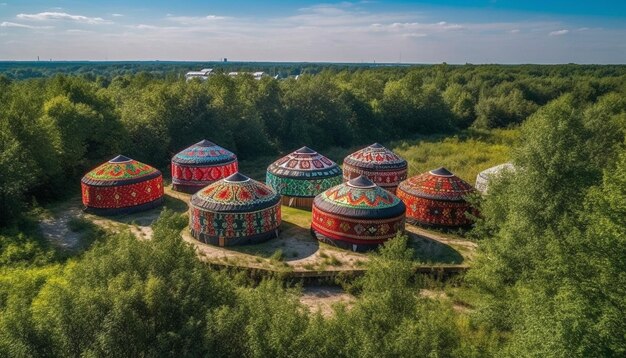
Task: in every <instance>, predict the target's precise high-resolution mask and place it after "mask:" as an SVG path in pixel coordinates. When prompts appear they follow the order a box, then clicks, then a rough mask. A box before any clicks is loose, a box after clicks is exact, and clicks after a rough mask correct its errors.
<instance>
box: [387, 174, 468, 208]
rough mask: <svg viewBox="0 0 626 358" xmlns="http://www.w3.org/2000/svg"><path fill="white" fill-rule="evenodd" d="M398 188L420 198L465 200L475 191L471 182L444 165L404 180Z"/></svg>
mask: <svg viewBox="0 0 626 358" xmlns="http://www.w3.org/2000/svg"><path fill="white" fill-rule="evenodd" d="M398 190H402V191H404V192H406V193H407V194H410V195H413V196H417V197H419V198H425V199H434V200H445V201H463V200H465V199H464V198H465V196H466V195H468V194H470V193H472V192H474V188H473V187H472V186H471V185H470V184H469V183H467V182H465V181H464V180H463V179H461V178H459V177H457V176H456V175H454V174H452V173H451V172H450V171H449V170H448V169H446V168H443V167H442V168H439V169H435V170H431V171H429V172H426V173H422V174H420V175H416V176H414V177H412V178H409V179H407V180H405V181H403V182H402V183H400V185H399V186H398Z"/></svg>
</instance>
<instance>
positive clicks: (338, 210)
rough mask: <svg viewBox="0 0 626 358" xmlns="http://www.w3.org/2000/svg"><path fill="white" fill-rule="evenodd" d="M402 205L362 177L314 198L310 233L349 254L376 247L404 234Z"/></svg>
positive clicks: (387, 192) (403, 208) (392, 196)
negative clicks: (402, 232)
mask: <svg viewBox="0 0 626 358" xmlns="http://www.w3.org/2000/svg"><path fill="white" fill-rule="evenodd" d="M404 212H405V206H404V203H402V201H401V200H400V199H398V197H397V196H395V195H393V194H392V193H390V192H389V191H387V190H384V189H382V188H381V187H379V186H378V185H376V184H374V183H373V182H372V181H371V180H369V179H367V178H366V177H364V176H359V177H357V178H355V179H352V180H350V181H348V182H346V183H343V184H340V185H337V186H335V187H332V188H330V189H328V190H326V191H325V192H323V193H321V194H320V195H318V196H316V197H315V200H314V201H313V218H312V221H311V232H312V233H313V235H314V236H315V237H316V238H317V239H318V240H320V241H323V242H326V243H329V244H332V245H336V246H339V247H342V248H345V249H349V250H352V251H365V250H369V249H372V248H376V247H377V246H378V245H380V244H382V243H383V242H385V241H387V240H389V239H391V238H393V237H394V236H395V235H396V233H397V232H398V231H404Z"/></svg>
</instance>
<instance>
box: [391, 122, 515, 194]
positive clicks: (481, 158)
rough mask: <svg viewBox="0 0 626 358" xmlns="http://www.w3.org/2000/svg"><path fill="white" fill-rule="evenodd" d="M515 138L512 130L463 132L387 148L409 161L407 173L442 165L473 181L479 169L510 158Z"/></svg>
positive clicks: (421, 171) (414, 173)
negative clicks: (452, 135)
mask: <svg viewBox="0 0 626 358" xmlns="http://www.w3.org/2000/svg"><path fill="white" fill-rule="evenodd" d="M518 137H519V131H518V130H516V129H502V130H492V131H466V132H462V133H460V134H459V135H456V136H454V137H447V138H446V137H424V138H419V139H416V140H411V141H398V142H393V143H391V145H390V147H391V148H392V149H393V150H394V151H395V152H396V153H397V154H399V155H401V156H402V157H404V158H405V159H406V160H407V161H408V162H409V176H413V175H417V174H419V173H423V172H425V171H428V170H432V169H436V168H439V167H442V166H443V167H446V168H447V169H449V170H450V171H452V172H453V173H455V174H456V175H457V176H459V177H460V178H462V179H464V180H466V181H467V182H469V183H471V184H474V182H475V181H476V175H478V173H479V172H481V171H483V170H485V169H487V168H489V167H492V166H494V165H498V164H501V163H504V162H507V161H509V160H510V151H511V147H512V146H513V145H514V144H515V142H516V141H517V140H518Z"/></svg>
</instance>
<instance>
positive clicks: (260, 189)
mask: <svg viewBox="0 0 626 358" xmlns="http://www.w3.org/2000/svg"><path fill="white" fill-rule="evenodd" d="M279 201H280V195H279V194H277V193H276V192H275V191H274V190H273V189H272V188H270V187H268V186H267V185H265V184H263V183H260V182H258V181H256V180H254V179H250V178H248V177H247V176H245V175H243V174H240V173H235V174H233V175H231V176H229V177H228V178H225V179H222V180H219V181H216V182H215V183H213V184H211V185H209V186H207V187H205V188H204V189H202V190H200V191H199V192H197V193H196V194H194V195H193V196H192V197H191V205H193V206H195V207H197V208H199V209H204V210H210V211H220V212H250V211H257V210H261V209H265V208H269V207H271V206H273V205H276V204H277V203H278V202H279Z"/></svg>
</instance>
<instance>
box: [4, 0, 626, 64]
mask: <svg viewBox="0 0 626 358" xmlns="http://www.w3.org/2000/svg"><path fill="white" fill-rule="evenodd" d="M37 56H39V57H40V58H41V59H42V60H49V59H52V60H94V61H102V60H109V61H114V60H179V61H218V60H220V59H222V58H228V60H229V61H285V62H292V61H293V62H301V61H306V62H352V63H360V62H369V63H371V62H377V63H383V62H384V63H442V62H447V63H461V64H462V63H474V64H479V63H507V64H509V63H513V64H514V63H541V64H546V63H598V64H606V63H617V64H624V63H626V0H612V1H607V0H596V1H579V0H569V1H562V0H554V1H551V0H543V1H537V0H525V1H523V0H518V1H513V0H466V1H460V0H449V1H400V0H395V1H369V0H363V1H359V0H355V1H326V2H324V1H305V0H292V1H278V0H264V1H251V0H248V1H234V0H233V1H209V0H204V1H199V0H178V1H173V0H168V1H166V0H138V1H131V0H125V1H121V0H108V1H97V0H92V1H79V0H32V1H31V0H19V1H18V0H0V60H37Z"/></svg>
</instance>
